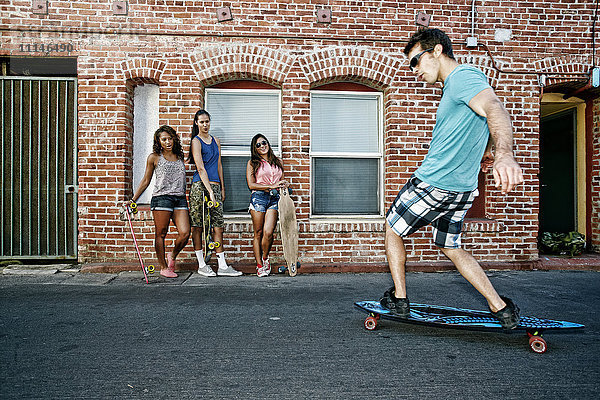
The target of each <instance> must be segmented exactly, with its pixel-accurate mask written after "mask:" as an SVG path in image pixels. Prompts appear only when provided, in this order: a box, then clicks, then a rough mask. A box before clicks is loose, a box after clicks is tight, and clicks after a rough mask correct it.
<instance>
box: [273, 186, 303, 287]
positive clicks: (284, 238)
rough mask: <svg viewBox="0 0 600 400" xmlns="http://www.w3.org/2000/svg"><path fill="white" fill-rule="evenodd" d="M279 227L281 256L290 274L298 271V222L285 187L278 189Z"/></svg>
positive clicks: (292, 203)
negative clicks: (281, 246)
mask: <svg viewBox="0 0 600 400" xmlns="http://www.w3.org/2000/svg"><path fill="white" fill-rule="evenodd" d="M278 208H279V229H280V232H281V244H282V245H283V257H284V258H285V262H286V264H287V265H286V266H287V270H288V273H289V274H290V276H296V274H297V273H298V267H299V263H298V223H297V221H296V207H294V202H293V200H292V199H291V198H290V194H289V191H288V189H287V188H282V189H281V190H280V197H279V203H278Z"/></svg>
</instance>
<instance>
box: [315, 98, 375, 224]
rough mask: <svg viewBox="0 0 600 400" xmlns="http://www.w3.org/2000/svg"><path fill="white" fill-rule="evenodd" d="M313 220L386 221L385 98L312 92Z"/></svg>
mask: <svg viewBox="0 0 600 400" xmlns="http://www.w3.org/2000/svg"><path fill="white" fill-rule="evenodd" d="M310 102H311V106H310V115H311V136H310V137H311V140H310V142H311V149H310V156H311V174H312V176H311V188H312V193H311V199H312V200H311V214H312V215H314V216H344V215H362V216H381V215H382V209H383V204H382V201H383V199H382V186H383V180H382V176H383V174H382V168H383V166H382V162H383V153H382V147H383V144H382V140H383V123H382V94H381V93H379V92H374V91H368V92H365V91H360V92H359V91H329V90H327V91H326V90H313V91H312V92H311V97H310Z"/></svg>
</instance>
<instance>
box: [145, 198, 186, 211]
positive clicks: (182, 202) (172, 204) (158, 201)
mask: <svg viewBox="0 0 600 400" xmlns="http://www.w3.org/2000/svg"><path fill="white" fill-rule="evenodd" d="M150 209H151V210H152V211H154V210H156V211H171V212H173V211H174V210H187V209H188V204H187V200H186V198H185V196H171V195H168V194H165V195H162V196H153V197H152V200H150Z"/></svg>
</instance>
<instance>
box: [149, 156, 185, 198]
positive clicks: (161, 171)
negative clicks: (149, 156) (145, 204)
mask: <svg viewBox="0 0 600 400" xmlns="http://www.w3.org/2000/svg"><path fill="white" fill-rule="evenodd" d="M154 176H155V177H156V181H155V182H154V192H153V193H152V196H164V195H171V196H185V164H184V163H183V161H182V160H179V159H178V160H177V161H169V160H167V159H166V158H164V157H163V155H162V154H161V155H160V158H159V159H158V162H157V163H156V167H155V168H154Z"/></svg>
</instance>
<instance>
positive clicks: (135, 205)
mask: <svg viewBox="0 0 600 400" xmlns="http://www.w3.org/2000/svg"><path fill="white" fill-rule="evenodd" d="M129 208H130V209H131V213H132V214H137V212H138V209H137V204H136V203H133V202H132V203H131V204H130V205H129Z"/></svg>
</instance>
